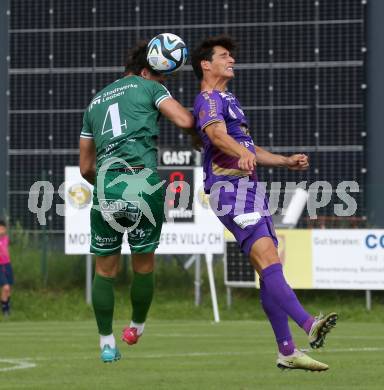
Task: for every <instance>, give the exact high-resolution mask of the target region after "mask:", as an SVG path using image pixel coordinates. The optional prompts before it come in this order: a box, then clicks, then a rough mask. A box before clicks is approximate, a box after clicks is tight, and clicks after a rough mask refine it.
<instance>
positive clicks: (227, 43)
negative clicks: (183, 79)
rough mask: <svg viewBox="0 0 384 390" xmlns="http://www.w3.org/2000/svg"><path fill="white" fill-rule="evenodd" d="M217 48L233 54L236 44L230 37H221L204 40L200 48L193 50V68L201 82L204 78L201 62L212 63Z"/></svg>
mask: <svg viewBox="0 0 384 390" xmlns="http://www.w3.org/2000/svg"><path fill="white" fill-rule="evenodd" d="M215 46H222V47H224V49H227V50H228V51H229V52H230V53H231V54H232V53H233V51H234V50H235V49H236V43H235V41H234V40H233V39H232V38H231V37H230V36H229V35H219V36H217V37H210V38H207V39H204V41H202V42H201V43H200V44H199V46H197V47H196V48H195V50H193V52H192V56H191V61H192V68H193V71H194V72H195V75H196V77H197V78H198V79H199V80H202V78H203V70H202V69H201V61H204V60H206V61H212V55H213V48H214V47H215Z"/></svg>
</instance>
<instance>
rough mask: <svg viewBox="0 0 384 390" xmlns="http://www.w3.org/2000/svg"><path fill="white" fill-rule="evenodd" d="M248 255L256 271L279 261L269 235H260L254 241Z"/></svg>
mask: <svg viewBox="0 0 384 390" xmlns="http://www.w3.org/2000/svg"><path fill="white" fill-rule="evenodd" d="M249 256H250V260H251V263H252V265H253V266H254V268H255V269H256V271H257V272H260V271H261V270H263V269H264V268H267V267H268V266H270V265H272V264H276V263H280V258H279V254H278V252H277V248H276V246H275V244H274V242H273V240H272V239H271V238H270V237H261V238H260V239H258V240H257V241H255V242H254V244H253V245H252V248H251V251H250V254H249Z"/></svg>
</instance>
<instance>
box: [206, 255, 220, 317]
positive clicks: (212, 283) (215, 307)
mask: <svg viewBox="0 0 384 390" xmlns="http://www.w3.org/2000/svg"><path fill="white" fill-rule="evenodd" d="M205 260H206V262H207V271H208V279H209V287H210V290H211V299H212V308H213V317H214V320H215V322H220V316H219V308H218V305H217V295H216V286H215V278H214V276H213V264H212V263H213V255H212V253H206V254H205Z"/></svg>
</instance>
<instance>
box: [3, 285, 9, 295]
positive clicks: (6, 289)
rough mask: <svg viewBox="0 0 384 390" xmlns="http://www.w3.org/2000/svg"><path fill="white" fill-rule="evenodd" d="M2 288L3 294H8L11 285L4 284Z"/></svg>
mask: <svg viewBox="0 0 384 390" xmlns="http://www.w3.org/2000/svg"><path fill="white" fill-rule="evenodd" d="M2 290H3V291H2V292H3V294H4V295H9V294H10V293H11V286H10V285H9V284H5V285H4V286H3V288H2Z"/></svg>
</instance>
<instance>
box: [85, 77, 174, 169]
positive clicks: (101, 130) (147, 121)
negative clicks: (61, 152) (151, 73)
mask: <svg viewBox="0 0 384 390" xmlns="http://www.w3.org/2000/svg"><path fill="white" fill-rule="evenodd" d="M168 97H171V95H170V93H169V91H168V90H167V89H166V88H165V87H164V86H163V85H162V84H160V83H158V82H156V81H152V80H146V79H144V78H142V77H140V76H128V77H123V78H122V79H119V80H116V81H115V82H113V83H112V84H109V85H108V86H107V87H105V88H104V89H103V90H101V91H100V92H99V93H97V94H96V96H95V97H94V98H93V99H92V101H91V103H90V105H89V106H88V108H87V110H86V111H85V113H84V118H83V128H82V130H81V135H80V137H83V138H91V139H93V140H94V142H95V145H96V170H98V169H99V168H100V166H101V165H102V164H103V163H104V161H106V160H107V159H108V158H109V157H119V158H121V159H123V160H124V161H126V162H127V163H128V164H129V165H130V166H132V167H136V166H144V167H146V168H151V169H154V170H156V168H157V146H156V138H157V136H158V134H159V126H158V124H157V122H158V119H159V116H160V113H159V111H158V109H159V105H160V103H161V102H162V101H163V100H164V99H167V98H168Z"/></svg>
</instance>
